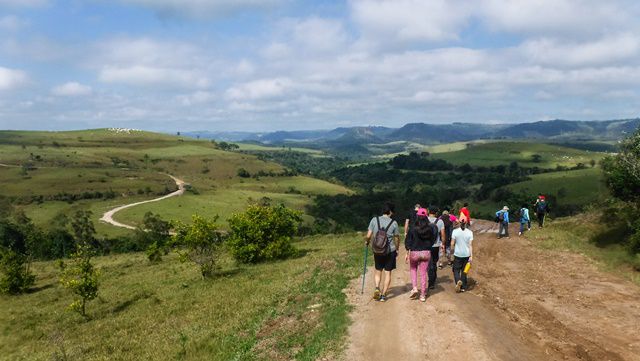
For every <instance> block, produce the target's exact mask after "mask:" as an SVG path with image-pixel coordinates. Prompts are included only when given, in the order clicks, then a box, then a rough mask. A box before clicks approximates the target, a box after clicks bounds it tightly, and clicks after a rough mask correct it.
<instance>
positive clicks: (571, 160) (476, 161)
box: [433, 142, 604, 168]
mask: <svg viewBox="0 0 640 361" xmlns="http://www.w3.org/2000/svg"><path fill="white" fill-rule="evenodd" d="M534 154H538V155H540V156H541V159H540V162H534V161H533V158H532V156H533V155H534ZM433 156H434V157H436V158H440V159H444V160H446V161H448V162H451V163H453V164H464V163H469V164H471V165H476V166H496V165H500V164H504V165H508V164H509V163H511V162H518V164H520V165H521V166H527V167H540V168H556V167H557V166H564V167H574V166H576V165H577V164H578V163H583V164H585V165H589V162H590V161H591V160H592V159H593V160H595V161H599V160H600V159H602V157H603V156H604V154H603V153H598V152H588V151H582V150H579V149H574V148H567V147H562V146H557V145H550V144H541V143H533V142H492V143H479V144H473V145H471V146H469V147H466V148H465V149H463V150H456V151H450V152H442V153H434V155H433Z"/></svg>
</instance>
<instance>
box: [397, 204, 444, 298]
mask: <svg viewBox="0 0 640 361" xmlns="http://www.w3.org/2000/svg"><path fill="white" fill-rule="evenodd" d="M428 216H429V214H428V212H427V210H426V209H425V208H420V209H418V211H417V212H416V219H415V222H414V224H413V227H411V236H410V237H408V238H407V240H408V242H407V241H405V248H406V249H407V254H406V256H405V262H409V273H410V274H411V284H412V285H413V289H412V290H411V294H410V295H409V298H411V299H412V300H415V299H417V298H418V273H419V274H420V301H422V302H424V301H426V300H427V282H428V280H429V279H428V276H427V268H428V267H429V262H430V261H431V247H432V246H433V244H434V242H435V240H436V236H437V233H438V230H437V228H435V225H434V224H433V223H431V222H430V221H429V218H428Z"/></svg>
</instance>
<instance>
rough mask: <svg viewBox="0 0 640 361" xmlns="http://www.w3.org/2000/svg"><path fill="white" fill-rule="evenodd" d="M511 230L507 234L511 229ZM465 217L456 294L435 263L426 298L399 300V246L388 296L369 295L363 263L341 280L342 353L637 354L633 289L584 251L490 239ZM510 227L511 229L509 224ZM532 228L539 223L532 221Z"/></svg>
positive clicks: (394, 356) (639, 341)
mask: <svg viewBox="0 0 640 361" xmlns="http://www.w3.org/2000/svg"><path fill="white" fill-rule="evenodd" d="M515 226H516V225H514V228H513V229H512V234H516V235H517V230H516V229H515ZM493 228H494V227H493V224H492V223H490V222H478V223H477V224H476V225H475V226H474V236H475V241H474V249H475V251H474V264H473V268H472V271H471V273H470V277H471V278H472V281H473V282H472V284H473V285H474V286H473V287H472V288H471V290H470V291H468V292H466V293H463V294H456V293H455V292H454V289H453V274H452V272H451V268H449V267H445V268H444V269H442V270H439V272H438V284H437V286H436V289H435V290H432V292H431V293H430V294H429V297H428V298H427V302H426V303H421V302H419V301H412V300H409V298H408V296H409V291H410V289H411V285H410V278H409V272H408V265H405V264H404V254H401V255H400V256H399V257H398V269H397V270H396V271H394V272H393V274H392V289H391V295H390V298H389V300H388V301H387V302H386V303H380V302H376V301H373V300H372V299H371V293H372V290H373V270H372V269H369V270H368V272H367V279H366V287H365V293H364V295H360V287H361V282H362V278H360V279H357V280H354V281H353V282H352V284H351V286H350V287H349V289H347V290H345V292H346V294H347V296H348V297H349V300H350V302H351V303H352V304H353V305H355V307H356V308H355V310H354V312H353V313H352V320H353V323H352V325H351V326H350V329H349V338H348V347H347V350H346V353H345V354H344V355H343V358H344V359H346V360H390V359H391V360H406V359H413V358H418V357H419V358H422V359H427V360H447V359H458V360H471V359H473V360H599V361H601V360H638V359H640V357H639V356H638V355H640V326H639V325H638V323H639V322H640V301H639V300H640V289H639V288H638V287H637V286H635V285H634V284H632V283H630V282H628V281H626V280H623V279H621V278H617V277H615V276H614V275H609V274H604V273H602V272H600V271H598V270H597V269H596V268H595V266H594V265H593V264H592V262H591V261H590V260H589V259H586V258H585V257H583V256H581V255H572V254H568V253H566V252H550V251H545V250H540V249H537V248H535V247H534V246H533V245H532V244H531V243H530V242H529V241H528V240H527V239H526V238H522V237H518V236H512V237H511V238H508V239H500V240H498V239H497V235H496V233H494V232H493ZM514 232H515V233H514ZM533 232H544V230H538V229H535V230H533Z"/></svg>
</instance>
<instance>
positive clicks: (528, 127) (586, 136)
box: [184, 118, 640, 144]
mask: <svg viewBox="0 0 640 361" xmlns="http://www.w3.org/2000/svg"><path fill="white" fill-rule="evenodd" d="M639 126H640V118H635V119H618V120H604V121H572V120H561V119H556V120H548V121H538V122H532V123H519V124H475V123H474V124H471V123H452V124H427V123H410V124H406V125H404V126H402V127H400V128H386V127H377V126H369V127H344V128H336V129H332V130H312V131H277V132H272V133H252V132H209V131H199V132H187V133H184V135H187V136H192V137H200V138H208V139H219V140H227V141H255V142H261V143H265V144H282V143H291V142H300V143H322V142H325V143H340V144H347V143H351V144H352V143H387V142H395V141H409V142H417V143H422V144H433V143H442V142H452V141H469V140H474V139H480V138H486V139H491V138H498V139H505V138H506V139H522V138H526V139H545V140H557V141H570V140H582V141H584V140H594V141H614V140H619V139H621V138H624V137H625V136H627V135H628V134H630V133H632V132H633V130H634V129H636V128H638V127H639Z"/></svg>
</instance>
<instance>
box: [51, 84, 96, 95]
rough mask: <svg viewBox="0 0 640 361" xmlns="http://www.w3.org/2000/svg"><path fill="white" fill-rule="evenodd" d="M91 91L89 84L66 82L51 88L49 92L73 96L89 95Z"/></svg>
mask: <svg viewBox="0 0 640 361" xmlns="http://www.w3.org/2000/svg"><path fill="white" fill-rule="evenodd" d="M92 92H93V90H92V89H91V87H90V86H87V85H82V84H80V83H77V82H67V83H64V84H61V85H58V86H56V87H54V88H53V89H51V94H53V95H55V96H59V97H74V96H83V95H89V94H91V93H92Z"/></svg>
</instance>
